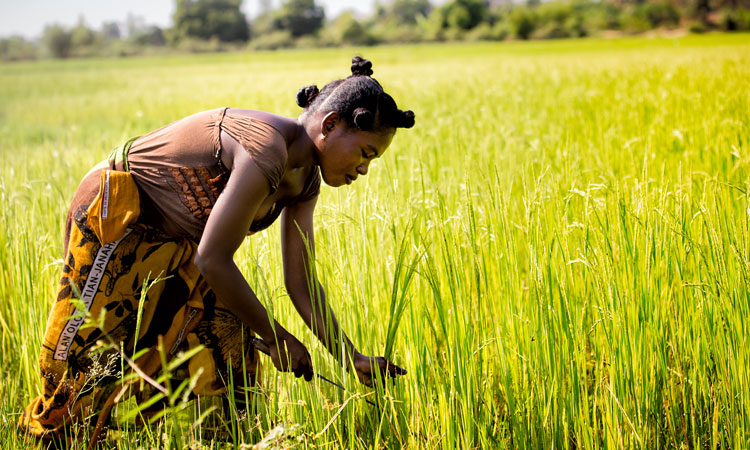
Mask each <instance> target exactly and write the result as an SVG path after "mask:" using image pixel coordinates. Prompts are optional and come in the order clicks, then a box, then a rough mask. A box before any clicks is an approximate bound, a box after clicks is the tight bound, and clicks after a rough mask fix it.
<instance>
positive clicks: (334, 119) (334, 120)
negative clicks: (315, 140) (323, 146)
mask: <svg viewBox="0 0 750 450" xmlns="http://www.w3.org/2000/svg"><path fill="white" fill-rule="evenodd" d="M338 122H339V113H337V112H336V111H331V112H329V113H328V114H326V115H325V117H323V120H322V122H321V123H320V133H321V134H322V135H323V139H325V138H326V137H328V133H330V132H331V131H333V129H334V128H336V125H338Z"/></svg>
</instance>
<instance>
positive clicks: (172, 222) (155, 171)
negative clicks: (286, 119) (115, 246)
mask: <svg viewBox="0 0 750 450" xmlns="http://www.w3.org/2000/svg"><path fill="white" fill-rule="evenodd" d="M227 109H228V108H220V109H214V110H210V111H204V112H200V113H197V114H193V115H192V116H188V117H185V118H184V119H181V120H178V121H177V122H174V123H171V124H169V125H167V126H165V127H162V128H160V129H158V130H156V131H152V132H151V133H148V134H146V135H144V136H141V137H139V138H138V139H136V140H135V142H133V145H132V146H131V147H130V151H129V152H128V156H127V157H128V164H129V166H130V172H131V173H132V174H133V178H134V179H135V181H136V183H137V184H138V187H139V189H140V191H141V199H142V203H143V204H142V208H141V210H142V213H141V220H142V221H143V222H145V223H149V224H150V225H153V226H157V227H158V228H161V229H162V230H164V231H165V232H166V233H167V234H169V235H172V236H175V237H187V238H192V239H200V236H201V235H202V234H203V229H204V228H205V226H206V221H207V220H208V216H209V215H210V214H211V209H212V208H213V206H214V204H216V199H217V198H218V197H219V194H221V192H222V191H223V190H224V186H226V183H227V181H228V180H229V174H230V171H229V170H227V168H226V167H224V164H223V163H222V161H221V139H220V131H221V130H223V131H224V132H225V133H228V134H229V135H230V136H232V137H233V138H234V139H236V140H237V142H239V143H240V144H241V145H242V146H243V147H244V148H245V150H246V151H247V152H248V153H249V154H250V156H251V157H252V158H253V160H254V162H255V164H256V165H257V166H258V168H260V170H261V172H262V173H263V175H264V176H265V177H266V179H267V180H268V183H269V185H270V187H271V192H272V193H273V192H274V191H275V190H276V189H277V188H278V186H279V183H280V181H281V178H282V177H283V175H284V170H285V168H286V159H287V153H286V142H285V141H284V138H283V136H282V135H281V133H279V131H278V130H276V129H275V128H274V127H273V126H271V125H269V124H267V123H265V122H262V121H260V120H257V119H254V118H251V117H247V116H240V115H234V114H227ZM319 192H320V172H319V170H318V168H314V169H313V170H312V171H311V173H310V177H309V178H308V179H307V182H306V183H305V186H304V188H303V189H302V193H301V194H300V195H298V196H296V197H294V198H292V199H286V200H280V201H278V202H276V204H275V205H274V206H273V207H272V208H271V210H270V211H269V212H268V214H267V215H266V217H264V218H263V219H261V220H256V221H255V222H253V224H252V226H251V227H250V230H249V233H250V234H251V233H253V232H256V231H259V230H262V229H264V228H267V227H268V226H270V225H271V224H272V223H273V222H274V221H275V220H276V218H277V217H278V216H279V214H280V213H281V211H282V210H283V209H284V207H286V206H288V205H291V204H294V203H298V202H303V201H305V200H309V199H311V198H313V197H315V196H316V195H318V193H319Z"/></svg>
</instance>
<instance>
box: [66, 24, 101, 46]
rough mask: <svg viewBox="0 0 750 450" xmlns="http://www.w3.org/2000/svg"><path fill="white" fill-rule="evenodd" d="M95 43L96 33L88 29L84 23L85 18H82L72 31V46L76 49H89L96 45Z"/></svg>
mask: <svg viewBox="0 0 750 450" xmlns="http://www.w3.org/2000/svg"><path fill="white" fill-rule="evenodd" d="M95 41H96V35H95V34H94V31H93V30H91V29H90V28H89V27H87V26H86V23H85V22H84V21H83V17H80V18H79V19H78V25H76V26H75V27H73V29H72V30H70V45H71V46H72V48H74V49H76V48H81V47H89V46H91V45H94V42H95Z"/></svg>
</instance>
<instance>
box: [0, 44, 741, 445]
mask: <svg viewBox="0 0 750 450" xmlns="http://www.w3.org/2000/svg"><path fill="white" fill-rule="evenodd" d="M359 51H360V52H361V53H362V54H363V55H364V56H366V57H368V58H370V59H372V60H373V61H374V69H375V75H376V76H377V78H378V79H379V80H380V81H381V82H382V83H383V85H384V86H385V87H386V89H387V90H388V91H389V92H390V93H391V94H392V95H393V96H394V98H396V99H397V101H398V103H399V105H400V106H401V107H405V108H409V109H413V110H414V111H415V112H416V113H417V126H416V127H415V128H414V129H412V130H402V131H399V132H398V134H397V136H396V138H395V139H394V142H393V145H392V147H391V149H390V150H389V151H388V152H387V153H386V154H385V155H384V156H383V158H382V159H380V160H378V161H376V162H375V163H374V164H373V167H372V170H371V172H370V173H369V174H368V176H367V177H365V178H363V179H361V181H360V182H359V183H355V185H353V186H352V187H350V188H342V189H332V188H325V187H324V188H323V190H322V194H321V199H320V200H319V202H318V205H319V206H318V209H317V211H316V247H317V255H316V260H317V273H318V275H319V276H320V278H321V281H322V284H323V286H324V287H325V288H326V292H327V297H328V299H329V301H330V302H331V304H332V305H333V307H334V308H335V311H336V313H337V315H338V318H339V321H340V323H341V325H342V327H343V328H344V330H346V331H347V333H348V334H349V335H350V336H351V338H352V340H353V341H354V342H355V343H356V344H358V345H359V346H360V349H361V350H362V351H363V352H365V353H370V354H382V353H383V352H384V351H386V352H389V353H390V352H392V354H391V357H392V359H393V360H394V361H395V362H396V363H397V364H399V365H401V366H403V367H405V368H406V369H407V370H408V371H409V373H408V375H406V376H405V377H403V378H401V379H399V380H398V381H397V382H395V383H392V384H388V385H386V386H385V387H384V388H381V389H380V390H376V391H372V390H370V389H367V388H365V387H363V386H360V385H358V384H357V381H356V379H355V377H354V376H353V375H352V374H349V373H347V372H346V371H345V370H344V369H342V368H341V367H340V366H339V365H337V364H335V363H334V362H333V361H332V360H331V359H330V357H329V356H328V354H327V352H326V351H325V350H324V349H323V348H322V346H321V345H319V344H318V343H317V342H316V341H315V339H314V337H313V336H312V334H311V333H309V332H308V331H307V330H306V329H305V327H304V324H303V323H302V321H301V320H300V319H299V318H298V317H297V316H296V313H295V312H294V308H293V307H292V305H291V304H290V302H289V301H288V299H287V298H286V293H285V291H284V289H283V280H282V278H281V274H282V271H281V264H282V262H281V255H280V250H279V249H280V245H279V239H278V226H274V227H271V228H270V229H269V230H268V231H266V232H263V233H260V234H259V235H256V236H253V237H251V238H249V239H248V240H247V242H246V243H245V245H244V246H243V248H242V250H241V252H240V253H239V254H238V256H237V258H236V259H237V261H238V263H239V264H240V267H241V269H242V270H243V272H244V273H245V274H246V277H247V278H248V281H249V282H250V284H251V285H252V286H253V287H254V288H255V289H256V292H257V293H258V295H259V296H260V298H262V299H263V301H264V302H265V303H266V304H267V305H269V306H271V308H270V309H272V310H273V313H274V314H275V316H276V317H277V318H278V319H279V321H280V322H281V323H283V324H285V326H287V328H288V329H290V330H291V331H292V332H293V333H295V334H297V335H298V336H299V337H300V339H301V340H302V341H303V342H304V343H305V344H306V345H308V347H309V348H310V349H311V352H312V354H313V359H314V365H315V367H316V370H318V371H319V372H320V373H322V374H324V375H326V376H327V377H329V378H331V379H332V380H334V381H336V382H338V383H341V384H342V385H343V386H344V387H345V388H346V389H347V392H343V391H340V390H338V389H336V388H334V387H332V386H329V385H328V384H326V383H324V382H321V381H320V380H317V379H316V380H314V381H313V382H310V383H306V382H304V381H302V380H297V379H294V377H293V376H292V375H290V374H279V373H277V372H276V371H275V370H274V369H273V367H272V365H271V364H270V362H268V361H264V363H265V365H264V371H263V373H262V377H261V384H260V387H258V388H255V390H254V391H253V393H254V394H255V395H248V399H249V403H250V405H249V406H246V407H243V406H242V405H239V404H234V403H233V401H234V400H233V399H232V400H231V401H227V402H226V403H228V405H227V406H225V407H220V406H221V405H220V404H219V405H218V406H216V404H215V403H211V402H210V401H209V400H205V403H204V402H193V403H191V404H190V405H189V408H188V409H190V411H183V412H181V413H179V414H177V413H175V414H170V415H167V417H166V421H164V422H162V423H161V424H159V425H156V424H155V425H152V426H150V427H141V428H137V427H130V426H128V427H127V428H125V429H124V430H125V431H123V432H122V433H121V434H120V435H119V440H118V439H116V436H111V438H112V440H111V441H110V442H111V443H112V445H113V446H118V448H123V449H130V448H143V447H147V448H148V447H159V446H170V447H179V448H182V447H184V446H189V445H193V446H199V445H203V446H205V448H221V447H222V445H227V446H235V445H240V444H243V443H244V444H251V443H255V442H258V441H259V440H260V439H261V438H262V437H264V436H265V437H266V440H265V441H264V442H265V443H269V444H270V445H277V446H279V447H293V446H296V447H326V448H335V447H345V448H380V447H388V448H399V447H408V448H446V449H453V448H475V447H482V448H514V449H515V448H529V449H535V448H552V447H554V448H566V449H570V448H587V449H595V448H641V449H646V448H712V449H713V448H732V449H739V448H747V447H750V388H749V387H748V386H750V372H749V370H748V367H750V360H749V354H748V350H747V348H748V342H747V336H748V334H749V333H748V331H749V330H748V323H749V322H748V320H747V317H749V316H750V292H749V291H748V277H750V216H749V215H748V214H749V213H748V211H750V209H748V208H749V207H750V203H749V200H750V198H749V197H748V195H749V194H748V188H749V186H748V182H747V180H748V175H750V147H749V146H748V145H749V144H748V141H749V140H750V133H749V131H750V126H749V125H748V123H749V122H748V111H750V88H748V80H749V79H750V36H748V35H742V34H737V35H731V36H730V35H711V36H700V37H687V38H682V39H676V40H660V39H625V40H617V41H600V40H585V41H561V42H550V43H547V42H538V43H511V44H500V45H496V44H476V45H447V46H415V47H390V48H376V49H361V50H359ZM357 52H358V50H357V49H343V50H341V49H336V50H316V51H309V52H301V51H290V52H280V53H247V54H244V53H243V54H223V55H203V56H196V57H168V58H163V59H158V60H157V59H130V60H86V61H67V62H40V63H33V64H13V65H3V66H0V133H1V135H2V140H1V144H0V145H2V149H0V152H1V153H0V202H2V204H1V205H0V223H2V224H3V225H2V228H1V230H2V231H0V265H1V266H2V270H1V271H0V273H1V275H0V298H2V302H0V376H1V377H2V378H3V381H4V382H3V383H0V417H1V419H0V441H2V442H4V445H6V446H8V447H10V448H35V445H36V444H34V443H29V442H26V441H25V440H24V437H23V436H21V435H19V434H18V433H17V430H16V427H15V422H16V421H17V419H18V415H19V413H20V410H21V408H22V407H23V406H24V405H25V404H26V402H28V401H29V399H30V398H31V397H32V396H33V395H36V393H37V392H38V390H39V386H40V384H39V376H38V374H37V372H38V369H37V355H38V348H39V345H40V342H41V337H42V334H43V331H44V324H45V321H46V314H47V312H48V310H49V307H50V305H51V302H52V301H53V298H54V292H55V288H56V284H57V282H58V276H59V274H58V272H59V269H60V257H61V252H62V239H61V236H62V224H63V218H64V215H65V210H66V207H67V203H68V201H69V200H70V198H71V196H72V193H73V191H74V189H75V186H76V184H77V182H78V180H79V179H80V178H81V177H82V175H83V174H84V173H85V172H86V171H87V170H88V169H89V167H90V166H92V165H93V164H94V163H96V162H97V161H98V160H100V159H102V158H103V157H104V156H105V155H106V154H107V153H108V151H109V150H110V149H111V148H112V147H114V146H116V145H118V144H119V143H120V142H121V141H123V140H125V139H127V138H128V137H130V136H133V135H137V134H140V133H143V132H146V131H148V130H150V129H153V128H155V127H158V126H161V125H163V124H165V123H168V122H170V121H172V120H175V119H178V118H180V117H182V116H185V115H188V114H190V113H193V112H195V111H199V110H202V109H208V108H214V107H219V106H224V105H231V106H236V107H249V108H256V109H262V110H268V111H273V112H277V113H280V114H286V115H295V114H297V113H298V111H297V109H296V107H295V106H294V102H293V95H294V93H295V92H296V89H298V88H299V87H300V86H303V85H307V84H310V83H313V82H314V83H318V84H322V83H324V82H326V81H328V80H330V79H333V78H336V77H339V76H342V75H346V71H347V67H348V64H347V63H348V60H349V58H350V57H351V56H352V54H354V53H357ZM394 231H395V233H394ZM416 256H419V259H415V257H416ZM411 270H414V273H413V277H412V278H411V283H409V282H407V280H408V275H409V274H410V271H411ZM389 321H390V323H391V324H390V325H389ZM234 384H235V385H237V384H240V385H241V384H243V383H241V382H240V383H237V380H234ZM359 395H365V396H367V398H378V400H379V401H378V402H377V403H378V407H373V406H370V405H368V404H367V403H366V402H364V401H363V400H362V399H361V398H359V397H358V396H359ZM219 403H221V402H219ZM207 408H208V409H207ZM211 408H214V409H211ZM207 410H210V412H209V413H208V414H204V413H205V412H206V411H207ZM203 416H207V417H203ZM199 419H200V420H199ZM211 420H214V421H216V422H217V423H218V425H216V426H215V427H214V426H213V425H210V424H209V422H210V421H211ZM186 424H187V425H186ZM194 424H195V426H192V425H194ZM215 429H220V430H221V429H223V430H224V431H222V432H221V433H219V432H215ZM186 430H187V431H186ZM221 436H224V439H225V440H227V442H228V444H221V443H219V442H218V441H216V440H215V439H217V438H220V437H221ZM227 436H228V437H227ZM165 442H166V443H165Z"/></svg>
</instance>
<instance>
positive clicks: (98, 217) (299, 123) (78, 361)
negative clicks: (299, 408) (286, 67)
mask: <svg viewBox="0 0 750 450" xmlns="http://www.w3.org/2000/svg"><path fill="white" fill-rule="evenodd" d="M371 67H372V64H371V63H370V62H369V61H367V60H363V59H361V58H358V57H356V58H354V59H353V63H352V75H351V76H350V77H348V78H345V79H341V80H336V81H333V82H331V83H328V84H327V85H326V86H325V87H324V88H323V89H322V90H320V91H319V90H318V88H317V87H316V86H307V87H304V88H302V89H300V90H299V92H298V93H297V103H298V104H299V105H300V106H301V107H303V108H304V111H303V113H302V114H301V115H300V117H299V118H298V119H290V118H286V117H280V116H277V115H273V114H269V113H265V112H260V111H251V110H241V109H231V108H221V109H215V110H211V111H204V112H201V113H198V114H194V115H192V116H189V117H186V118H184V119H182V120H179V121H177V122H174V123H172V124H170V125H167V126H165V127H163V128H160V129H158V130H156V131H153V132H151V133H149V134H146V135H144V136H141V137H139V138H136V139H134V140H131V141H129V142H128V143H126V144H125V145H123V146H122V147H120V148H118V149H115V151H114V152H113V153H112V154H111V155H110V157H109V158H108V159H107V160H106V161H104V162H103V163H101V164H100V165H98V166H97V167H95V168H94V169H93V170H92V171H91V172H89V173H88V175H86V176H85V177H84V179H83V181H82V182H81V185H80V186H79V188H78V190H77V191H76V193H75V196H74V198H73V202H72V205H71V207H70V210H69V211H68V217H67V225H66V238H65V243H66V244H65V265H64V268H63V276H62V281H61V283H60V286H59V290H58V295H57V301H56V302H55V304H54V305H53V308H52V312H51V314H50V316H49V319H48V322H47V330H46V334H45V337H44V342H43V345H42V350H41V356H40V366H41V373H42V378H43V392H42V395H40V396H39V397H37V398H36V399H34V400H33V401H32V402H31V403H30V404H29V405H28V406H27V407H26V408H25V410H24V412H23V414H22V416H21V418H20V420H19V422H20V425H21V426H22V427H23V428H24V429H26V430H27V431H28V432H29V433H31V434H33V435H36V436H38V437H43V438H51V437H62V435H63V433H65V431H64V429H65V427H66V426H67V425H69V424H72V423H81V422H83V421H86V420H90V421H91V423H94V422H95V423H96V424H97V426H96V429H95V431H94V435H95V436H96V435H98V433H99V432H100V431H101V429H102V426H103V425H104V424H105V423H106V422H107V420H108V418H109V413H110V410H111V408H112V406H113V405H114V404H115V403H116V402H117V401H119V400H120V399H121V398H122V397H123V394H125V392H126V391H128V392H132V390H134V389H136V388H137V389H136V390H138V389H141V390H142V389H143V388H142V387H139V386H149V385H148V384H145V383H134V384H131V385H129V386H128V385H127V384H124V383H120V382H118V381H120V380H122V378H123V376H124V375H125V374H123V373H122V372H121V367H123V365H122V364H121V360H120V358H121V357H120V356H119V352H120V351H121V352H122V354H124V355H125V356H128V355H129V356H131V357H132V356H133V355H136V354H137V355H138V357H137V358H136V359H135V361H134V362H132V364H130V366H129V367H130V368H128V366H127V365H126V366H125V370H126V371H130V370H134V371H136V372H138V373H139V375H141V376H146V377H148V376H154V375H156V374H157V373H158V372H159V371H160V370H161V368H162V358H163V357H166V358H167V359H169V358H170V357H172V356H174V355H176V354H178V353H179V352H180V351H186V350H190V349H197V348H199V346H200V345H202V346H203V348H202V350H200V351H199V352H198V353H197V354H196V355H195V356H193V357H192V358H190V359H189V360H188V362H186V363H184V364H183V365H182V367H180V369H179V370H178V372H181V373H182V374H183V375H186V376H190V377H195V378H194V379H195V380H197V381H196V384H195V386H194V388H193V393H194V394H196V395H213V394H221V393H224V392H225V391H226V382H227V380H229V379H230V376H231V377H233V378H232V379H234V380H243V379H244V377H245V376H248V378H249V379H251V380H253V379H254V375H255V368H256V353H255V349H254V347H253V345H252V339H251V334H250V330H252V333H255V334H257V335H259V336H260V338H262V339H263V340H264V341H265V342H266V343H267V344H269V347H270V356H271V360H272V361H273V364H274V366H275V367H276V368H277V369H278V370H280V371H292V372H294V374H295V375H296V376H298V377H299V376H304V377H305V378H306V379H307V380H309V379H310V378H311V377H312V375H313V372H312V370H313V368H312V363H311V359H310V355H309V353H308V352H307V349H306V348H305V346H304V345H303V344H302V343H301V342H300V341H299V340H298V339H297V338H295V337H294V336H293V335H292V334H290V333H289V332H288V331H287V330H285V329H284V327H283V326H281V325H280V324H279V323H277V322H276V321H275V320H273V318H271V317H269V314H268V312H267V311H266V310H265V308H264V307H263V305H262V304H261V303H260V301H259V300H258V298H257V297H256V295H255V293H254V292H253V289H252V287H251V286H250V285H249V284H248V283H247V281H245V279H244V278H243V276H242V274H241V273H240V270H239V269H238V268H237V266H236V265H235V263H234V261H233V255H234V253H235V251H236V250H237V249H238V247H239V246H240V244H241V243H242V241H243V239H244V238H245V236H246V235H249V234H253V233H254V232H257V231H259V230H262V229H264V228H266V227H268V226H269V225H271V224H272V223H273V222H274V221H275V220H276V218H277V217H279V216H281V238H282V239H281V241H282V253H283V260H284V280H285V284H286V288H287V291H288V292H289V295H290V297H291V299H292V301H293V303H294V306H295V307H296V309H297V311H298V312H299V314H300V315H301V316H302V318H303V320H304V321H305V323H306V324H307V325H308V326H309V327H310V328H311V329H312V330H313V332H314V333H315V335H316V336H317V337H318V339H320V341H321V342H322V343H323V344H324V345H325V346H326V347H327V348H328V350H329V351H330V352H331V353H332V354H333V355H334V356H335V357H336V358H337V359H339V360H340V361H341V362H342V363H344V364H346V365H347V367H349V368H350V369H352V370H354V371H355V372H356V374H357V376H358V377H359V379H360V381H362V382H363V383H365V384H367V385H369V384H370V383H371V380H372V378H373V377H374V376H375V375H376V373H375V372H378V371H379V372H380V373H381V374H384V375H390V376H395V375H398V374H402V373H404V372H403V370H402V369H400V368H399V367H397V366H395V365H393V364H390V363H389V362H387V361H385V360H384V359H383V358H382V357H369V356H364V355H362V354H361V353H360V352H358V351H357V349H356V347H355V346H354V344H353V343H352V342H351V341H350V340H349V338H348V337H347V336H346V334H345V333H344V332H343V330H341V329H340V328H339V325H338V322H337V321H336V317H335V316H334V314H333V311H332V310H331V309H330V308H329V307H328V305H327V302H326V298H325V295H324V293H323V289H322V287H321V286H320V285H319V284H318V282H317V280H316V279H315V278H314V276H313V275H312V274H314V270H313V268H312V267H311V266H310V261H312V255H311V253H312V252H313V250H314V240H313V210H314V209H315V203H316V201H317V198H318V192H319V187H320V178H321V177H322V178H323V180H324V181H325V182H326V184H328V185H330V186H334V187H338V186H342V185H344V184H350V183H352V182H353V181H355V180H356V179H357V177H359V176H360V175H365V174H367V170H368V167H369V165H370V162H372V160H373V159H375V158H378V157H380V156H382V155H383V152H385V150H386V149H387V148H388V146H389V144H390V143H391V140H392V139H393V135H394V133H395V131H396V129H397V128H410V127H412V126H413V125H414V114H413V113H412V112H411V111H402V110H400V109H398V108H397V107H396V103H395V102H394V101H393V98H391V96H389V95H388V94H386V93H385V92H384V91H383V88H382V87H381V86H380V84H379V83H378V82H377V81H376V80H375V79H373V78H371V77H370V75H372V70H371ZM154 280H156V281H154ZM87 313H88V314H89V317H90V321H89V323H92V322H93V323H96V324H97V325H96V326H91V325H89V324H87V322H86V320H85V318H84V316H85V315H86V314H87ZM102 342H104V343H110V346H109V347H105V348H104V350H102ZM107 348H109V350H107ZM144 350H145V352H144ZM127 388H129V389H127Z"/></svg>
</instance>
